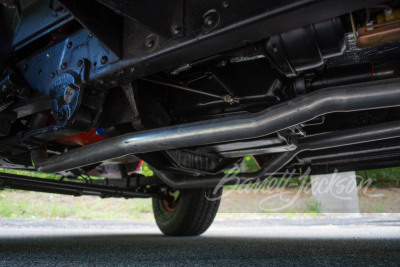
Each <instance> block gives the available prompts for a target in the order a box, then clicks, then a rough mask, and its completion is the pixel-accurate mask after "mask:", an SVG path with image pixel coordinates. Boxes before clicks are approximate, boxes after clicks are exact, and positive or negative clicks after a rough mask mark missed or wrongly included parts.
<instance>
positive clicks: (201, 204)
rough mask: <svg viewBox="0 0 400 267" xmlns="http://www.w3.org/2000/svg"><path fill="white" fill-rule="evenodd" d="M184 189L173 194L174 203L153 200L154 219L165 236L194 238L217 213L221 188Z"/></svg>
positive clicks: (206, 227) (203, 230)
mask: <svg viewBox="0 0 400 267" xmlns="http://www.w3.org/2000/svg"><path fill="white" fill-rule="evenodd" d="M213 192H214V188H198V189H184V190H180V191H176V192H175V196H176V195H177V194H179V196H177V197H175V199H176V200H174V201H166V200H160V199H157V198H153V211H154V218H155V220H156V222H157V225H158V228H160V230H161V232H163V233H164V234H165V235H170V236H195V235H200V234H202V233H204V232H205V231H206V230H207V229H208V227H210V225H211V223H212V222H213V220H214V217H215V215H216V213H217V211H218V207H219V203H220V202H221V199H220V198H218V200H207V198H206V196H207V197H208V199H214V198H217V197H219V196H221V193H222V188H220V189H219V190H217V192H216V193H215V194H214V193H213Z"/></svg>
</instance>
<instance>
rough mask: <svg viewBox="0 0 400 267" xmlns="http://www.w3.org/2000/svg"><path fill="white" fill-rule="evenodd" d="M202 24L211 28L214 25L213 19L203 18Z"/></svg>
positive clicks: (209, 17)
mask: <svg viewBox="0 0 400 267" xmlns="http://www.w3.org/2000/svg"><path fill="white" fill-rule="evenodd" d="M204 24H206V26H212V25H213V24H214V19H213V17H211V16H207V17H205V18H204Z"/></svg>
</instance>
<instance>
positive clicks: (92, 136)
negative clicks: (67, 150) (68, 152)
mask: <svg viewBox="0 0 400 267" xmlns="http://www.w3.org/2000/svg"><path fill="white" fill-rule="evenodd" d="M107 139H108V138H107V137H104V136H101V135H98V134H96V129H93V130H91V131H90V132H88V133H78V134H74V135H70V136H66V137H62V138H59V139H56V140H54V142H56V143H59V144H63V145H67V146H76V145H80V146H87V145H91V144H94V143H97V142H100V141H104V140H107Z"/></svg>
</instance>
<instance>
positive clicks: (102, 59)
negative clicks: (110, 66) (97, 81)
mask: <svg viewBox="0 0 400 267" xmlns="http://www.w3.org/2000/svg"><path fill="white" fill-rule="evenodd" d="M107 61H108V57H107V56H103V57H102V58H101V61H100V62H101V64H106V63H107Z"/></svg>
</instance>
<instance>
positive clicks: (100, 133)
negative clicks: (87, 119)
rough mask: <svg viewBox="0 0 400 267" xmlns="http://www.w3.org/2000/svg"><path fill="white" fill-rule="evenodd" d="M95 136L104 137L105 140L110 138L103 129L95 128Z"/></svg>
mask: <svg viewBox="0 0 400 267" xmlns="http://www.w3.org/2000/svg"><path fill="white" fill-rule="evenodd" d="M96 134H97V135H100V136H103V137H106V138H110V137H109V136H108V135H107V134H106V132H105V131H104V129H103V128H96Z"/></svg>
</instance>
